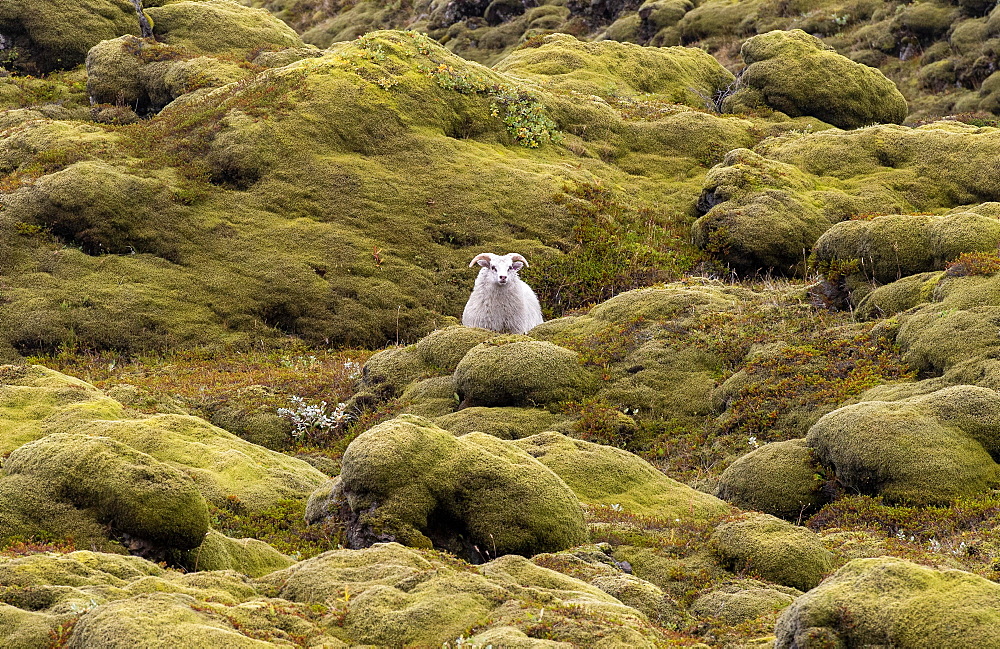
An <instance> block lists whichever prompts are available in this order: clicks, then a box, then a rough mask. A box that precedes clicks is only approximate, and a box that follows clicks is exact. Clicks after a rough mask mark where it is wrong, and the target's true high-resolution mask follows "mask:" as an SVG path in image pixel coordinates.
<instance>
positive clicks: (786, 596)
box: [691, 580, 801, 626]
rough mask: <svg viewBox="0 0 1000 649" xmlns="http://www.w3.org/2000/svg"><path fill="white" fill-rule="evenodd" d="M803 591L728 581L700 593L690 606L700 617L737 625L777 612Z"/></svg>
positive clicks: (750, 582)
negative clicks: (730, 582) (728, 582)
mask: <svg viewBox="0 0 1000 649" xmlns="http://www.w3.org/2000/svg"><path fill="white" fill-rule="evenodd" d="M799 595H801V592H799V591H796V590H794V589H791V588H784V589H780V588H775V587H773V586H771V585H769V584H764V583H761V582H758V581H754V580H747V581H745V582H737V583H733V584H727V585H724V586H721V587H719V588H715V589H712V590H710V591H709V592H707V593H705V594H704V595H701V596H700V597H698V599H696V600H695V601H694V603H693V604H692V605H691V612H692V613H693V614H694V615H698V616H700V617H705V618H710V619H717V620H720V621H722V622H724V623H725V624H727V625H731V626H735V625H737V624H741V623H743V622H749V621H750V620H753V619H756V618H759V617H761V616H765V615H774V614H775V613H776V612H777V611H780V610H782V609H783V608H785V607H787V606H788V605H789V604H791V603H792V602H793V601H794V600H795V598H796V597H798V596H799Z"/></svg>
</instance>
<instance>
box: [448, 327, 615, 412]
mask: <svg viewBox="0 0 1000 649" xmlns="http://www.w3.org/2000/svg"><path fill="white" fill-rule="evenodd" d="M455 385H456V387H457V389H458V396H459V398H460V399H461V402H462V403H461V405H463V406H536V405H546V404H550V403H556V402H559V401H568V400H571V399H580V398H581V397H583V396H585V395H586V394H588V393H590V392H592V391H593V390H594V388H595V387H596V386H595V381H594V377H593V376H592V375H591V374H590V372H589V371H588V370H587V369H586V368H584V367H583V366H581V364H580V361H579V358H578V355H577V354H576V352H573V351H570V350H569V349H566V348H564V347H560V346H558V345H555V344H553V343H550V342H546V341H540V340H521V339H519V338H517V337H514V338H512V339H509V340H508V339H506V338H503V337H498V338H494V339H492V340H491V341H489V342H486V343H482V344H480V345H477V346H475V347H473V348H472V349H471V350H469V352H468V353H467V354H466V355H465V356H464V357H463V358H462V360H461V362H459V364H458V366H457V367H456V368H455Z"/></svg>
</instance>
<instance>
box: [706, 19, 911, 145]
mask: <svg viewBox="0 0 1000 649" xmlns="http://www.w3.org/2000/svg"><path fill="white" fill-rule="evenodd" d="M740 54H741V55H742V57H743V62H744V63H746V66H747V67H746V68H745V69H744V70H743V71H742V72H741V73H740V77H739V82H738V84H737V87H736V91H735V92H734V93H733V94H731V95H729V96H728V97H726V99H725V100H724V101H723V103H722V106H723V108H724V109H726V110H729V111H733V112H742V111H747V110H753V109H756V108H771V109H774V110H776V111H779V112H782V113H784V114H785V115H788V116H790V117H799V116H802V115H809V116H812V117H816V118H818V119H820V120H822V121H824V122H826V123H828V124H833V125H834V126H837V127H840V128H845V129H846V128H857V127H859V126H868V125H870V124H900V123H902V121H903V120H904V119H905V118H906V113H907V107H906V100H905V99H904V98H903V95H902V94H901V93H900V92H899V90H898V89H897V88H896V86H895V84H893V83H892V81H890V80H889V79H887V78H886V77H885V75H884V74H882V73H881V72H880V71H879V70H876V69H874V68H870V67H868V66H866V65H863V64H861V63H855V62H854V61H851V60H850V59H848V58H847V57H844V56H841V55H840V54H837V53H836V52H835V51H834V50H833V48H832V47H830V46H828V45H825V44H824V43H823V41H821V40H820V39H818V38H816V37H815V36H812V35H810V34H807V33H805V32H804V31H802V30H801V29H793V30H791V31H772V32H768V33H766V34H760V35H758V36H754V37H753V38H750V39H747V40H746V41H745V42H744V43H743V47H742V48H741V50H740Z"/></svg>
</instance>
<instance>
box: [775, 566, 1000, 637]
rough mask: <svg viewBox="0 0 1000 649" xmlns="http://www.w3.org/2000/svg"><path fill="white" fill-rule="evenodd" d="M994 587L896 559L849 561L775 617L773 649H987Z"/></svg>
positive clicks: (996, 601) (995, 619)
mask: <svg viewBox="0 0 1000 649" xmlns="http://www.w3.org/2000/svg"><path fill="white" fill-rule="evenodd" d="M998 610H1000V587H998V586H997V584H996V583H995V582H992V581H989V580H987V579H984V578H982V577H980V576H978V575H974V574H971V573H968V572H964V571H961V570H935V569H934V568H929V567H926V566H921V565H917V564H915V563H911V562H909V561H906V560H903V559H897V558H894V557H881V558H875V559H855V560H854V561H851V562H850V563H848V564H847V565H845V566H844V567H843V568H841V569H840V570H838V571H837V572H835V573H833V574H832V575H831V576H830V577H829V578H828V579H827V580H826V581H824V582H823V583H822V584H821V585H820V586H819V587H818V588H816V589H814V590H812V591H810V592H808V593H806V594H805V595H803V596H801V597H799V598H798V599H796V600H795V602H793V603H792V604H791V606H789V607H788V608H787V609H785V611H784V612H783V613H782V614H781V617H780V618H779V619H778V624H777V626H776V627H775V636H776V638H775V647H776V648H780V649H787V648H790V647H797V646H812V645H814V644H815V645H817V646H818V645H819V643H827V644H830V645H844V644H857V645H887V644H892V645H894V646H898V647H931V646H942V645H946V646H949V647H968V648H969V649H971V648H972V647H988V646H992V645H995V644H997V643H998V642H1000V615H998Z"/></svg>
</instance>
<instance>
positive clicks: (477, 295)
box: [462, 253, 542, 334]
mask: <svg viewBox="0 0 1000 649" xmlns="http://www.w3.org/2000/svg"><path fill="white" fill-rule="evenodd" d="M477 264H478V265H479V266H481V267H482V268H480V269H479V275H478V276H477V277H476V285H475V287H474V288H473V289H472V295H470V296H469V301H468V302H467V303H466V305H465V311H464V312H463V313H462V324H464V325H465V326H466V327H480V328H482V329H490V330H492V331H499V332H502V333H515V334H523V333H527V332H528V331H530V330H531V329H532V328H534V327H535V326H536V325H540V324H541V323H542V308H541V306H539V304H538V298H537V297H535V292H534V291H532V290H531V287H530V286H528V285H527V284H525V283H524V282H523V281H521V278H520V277H518V275H517V271H519V270H520V269H521V268H522V267H527V265H528V262H527V261H526V260H525V258H524V257H522V256H521V255H518V254H516V253H508V254H506V255H494V254H492V253H483V254H481V255H477V256H476V258H475V259H473V260H472V263H471V264H469V266H470V267H471V266H475V265H477Z"/></svg>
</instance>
